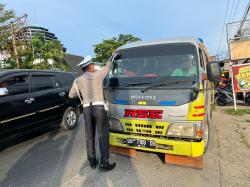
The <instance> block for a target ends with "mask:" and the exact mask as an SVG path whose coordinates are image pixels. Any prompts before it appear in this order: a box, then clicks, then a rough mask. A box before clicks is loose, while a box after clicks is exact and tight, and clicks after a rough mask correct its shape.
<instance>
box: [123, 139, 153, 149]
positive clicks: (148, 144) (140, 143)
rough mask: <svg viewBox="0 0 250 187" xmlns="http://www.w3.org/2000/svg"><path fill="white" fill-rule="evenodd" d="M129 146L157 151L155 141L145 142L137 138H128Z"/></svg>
mask: <svg viewBox="0 0 250 187" xmlns="http://www.w3.org/2000/svg"><path fill="white" fill-rule="evenodd" d="M127 144H128V145H129V146H135V147H144V148H151V149H155V148H156V145H155V141H154V140H143V139H135V138H128V139H127Z"/></svg>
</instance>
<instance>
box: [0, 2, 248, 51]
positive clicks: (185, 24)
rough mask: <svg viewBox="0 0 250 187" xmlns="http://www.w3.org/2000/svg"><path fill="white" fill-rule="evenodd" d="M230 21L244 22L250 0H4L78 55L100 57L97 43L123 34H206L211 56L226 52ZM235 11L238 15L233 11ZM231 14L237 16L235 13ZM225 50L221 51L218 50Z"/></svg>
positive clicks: (144, 36) (148, 36)
mask: <svg viewBox="0 0 250 187" xmlns="http://www.w3.org/2000/svg"><path fill="white" fill-rule="evenodd" d="M228 1H229V5H228V14H227V17H226V22H232V21H239V20H240V19H241V18H242V16H243V13H244V11H245V8H246V6H247V3H248V1H249V0H239V3H238V6H237V10H236V13H235V16H234V12H235V9H236V5H237V1H238V0H206V1H205V0H126V1H125V0H71V1H69V0H0V3H3V4H6V9H13V10H14V11H15V12H16V15H18V16H19V15H23V14H28V24H29V25H39V26H42V27H45V28H48V29H49V31H50V32H53V33H55V34H56V36H57V37H58V38H59V40H60V41H61V42H62V43H63V44H64V46H65V47H66V48H67V52H68V53H71V54H75V55H80V56H86V55H88V54H90V55H94V51H93V49H94V48H93V45H94V44H97V43H101V42H102V41H103V39H109V38H112V37H114V36H118V35H119V34H132V35H134V36H137V37H140V38H141V39H142V40H154V39H161V38H169V37H176V36H192V37H195V38H202V39H203V41H204V43H205V45H206V46H207V47H208V50H209V53H210V55H215V54H217V53H218V52H219V54H222V53H223V52H225V51H226V49H227V45H226V34H225V32H224V34H223V37H222V41H223V42H222V44H221V45H220V47H218V46H219V41H220V38H221V33H222V30H223V25H224V22H225V14H226V10H227V3H228ZM231 12H232V13H231ZM230 15H231V16H230ZM224 29H225V28H224ZM218 49H219V50H218Z"/></svg>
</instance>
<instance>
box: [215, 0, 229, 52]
mask: <svg viewBox="0 0 250 187" xmlns="http://www.w3.org/2000/svg"><path fill="white" fill-rule="evenodd" d="M229 2H230V0H227V9H226V14H225V18H224V23H223V27H222V31H221V35H220V40H219V45H218V47H217V51H216V55H218V52H219V48H220V46H221V41H222V37H223V34H224V31H225V25H226V20H227V14H228V8H229Z"/></svg>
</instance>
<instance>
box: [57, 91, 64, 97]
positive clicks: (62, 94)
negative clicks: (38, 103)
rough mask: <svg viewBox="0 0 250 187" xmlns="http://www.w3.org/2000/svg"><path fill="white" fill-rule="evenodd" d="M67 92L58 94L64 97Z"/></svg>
mask: <svg viewBox="0 0 250 187" xmlns="http://www.w3.org/2000/svg"><path fill="white" fill-rule="evenodd" d="M65 94H66V93H65V92H60V93H59V94H58V95H59V96H61V97H63V96H64V95H65Z"/></svg>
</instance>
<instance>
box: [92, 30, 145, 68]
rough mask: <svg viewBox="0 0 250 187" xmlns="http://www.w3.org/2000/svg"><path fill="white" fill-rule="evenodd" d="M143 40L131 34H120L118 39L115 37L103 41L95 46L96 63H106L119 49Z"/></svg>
mask: <svg viewBox="0 0 250 187" xmlns="http://www.w3.org/2000/svg"><path fill="white" fill-rule="evenodd" d="M138 40H141V39H140V38H138V37H135V36H133V35H131V34H120V35H119V36H118V37H113V38H112V39H107V40H103V42H102V43H99V44H96V45H93V46H94V52H95V55H96V57H95V58H94V61H96V62H101V63H106V61H107V59H108V58H109V57H110V55H111V54H112V52H113V51H114V50H116V49H117V48H118V47H120V46H122V45H124V44H126V43H130V42H135V41H138Z"/></svg>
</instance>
